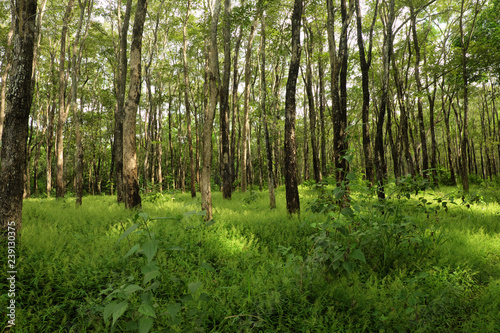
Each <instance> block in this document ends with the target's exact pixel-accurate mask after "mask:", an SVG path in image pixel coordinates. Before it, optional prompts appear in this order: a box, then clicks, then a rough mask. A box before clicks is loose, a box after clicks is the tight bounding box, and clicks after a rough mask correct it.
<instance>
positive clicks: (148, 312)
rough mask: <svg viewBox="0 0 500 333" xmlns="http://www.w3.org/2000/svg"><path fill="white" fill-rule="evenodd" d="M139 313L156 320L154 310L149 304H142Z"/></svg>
mask: <svg viewBox="0 0 500 333" xmlns="http://www.w3.org/2000/svg"><path fill="white" fill-rule="evenodd" d="M139 312H140V313H142V314H143V315H145V316H148V317H153V318H156V312H155V309H154V308H153V305H152V304H151V303H149V302H142V303H141V306H139Z"/></svg>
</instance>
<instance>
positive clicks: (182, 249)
mask: <svg viewBox="0 0 500 333" xmlns="http://www.w3.org/2000/svg"><path fill="white" fill-rule="evenodd" d="M167 250H169V251H186V249H184V248H182V247H180V246H170V247H168V248H167Z"/></svg>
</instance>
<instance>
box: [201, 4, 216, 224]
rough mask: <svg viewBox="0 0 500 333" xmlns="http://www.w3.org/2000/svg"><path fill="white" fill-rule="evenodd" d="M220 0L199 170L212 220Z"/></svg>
mask: <svg viewBox="0 0 500 333" xmlns="http://www.w3.org/2000/svg"><path fill="white" fill-rule="evenodd" d="M220 8H221V0H216V2H215V7H214V9H213V13H212V22H211V25H210V43H209V45H208V59H209V67H208V73H207V74H208V80H209V91H210V98H209V101H208V104H207V107H206V109H205V121H204V123H203V134H202V142H203V152H202V160H203V165H202V171H201V209H202V210H205V211H206V215H205V220H206V221H210V220H212V217H213V214H212V189H211V187H210V175H211V173H212V131H213V126H214V118H215V109H216V108H217V100H218V97H219V80H220V79H219V56H218V52H217V24H218V22H219V14H220Z"/></svg>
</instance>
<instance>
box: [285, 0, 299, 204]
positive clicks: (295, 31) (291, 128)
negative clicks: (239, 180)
mask: <svg viewBox="0 0 500 333" xmlns="http://www.w3.org/2000/svg"><path fill="white" fill-rule="evenodd" d="M302 8H303V3H302V0H295V3H294V6H293V12H292V58H291V60H290V68H289V72H288V81H287V83H286V95H285V161H284V162H285V187H286V208H287V210H288V213H289V214H294V213H297V214H298V213H300V200H299V188H298V184H297V142H296V138H295V113H296V110H295V92H296V87H297V77H298V74H299V67H300V51H301V46H300V24H301V19H302Z"/></svg>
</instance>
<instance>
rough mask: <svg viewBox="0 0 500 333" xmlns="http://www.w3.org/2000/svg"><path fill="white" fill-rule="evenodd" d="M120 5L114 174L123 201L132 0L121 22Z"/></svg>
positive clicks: (120, 200)
mask: <svg viewBox="0 0 500 333" xmlns="http://www.w3.org/2000/svg"><path fill="white" fill-rule="evenodd" d="M120 5H121V1H120V2H119V6H118V25H119V26H120V25H121V29H120V47H119V52H118V70H117V74H118V75H117V80H116V86H117V89H116V91H117V93H116V95H117V96H116V111H115V133H114V142H115V144H114V147H115V151H114V153H115V162H114V163H115V169H116V170H115V176H116V199H117V201H118V202H125V189H124V184H123V120H124V110H123V109H124V105H125V89H126V84H127V64H128V57H127V36H128V28H129V25H130V12H131V8H132V0H127V5H126V9H125V17H124V18H123V23H121V17H120Z"/></svg>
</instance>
